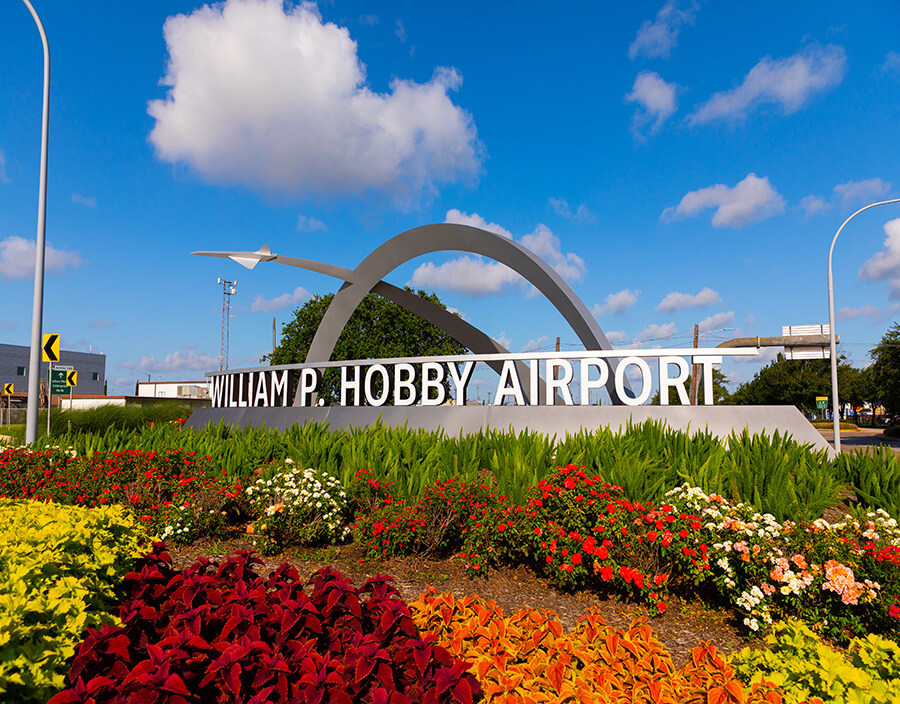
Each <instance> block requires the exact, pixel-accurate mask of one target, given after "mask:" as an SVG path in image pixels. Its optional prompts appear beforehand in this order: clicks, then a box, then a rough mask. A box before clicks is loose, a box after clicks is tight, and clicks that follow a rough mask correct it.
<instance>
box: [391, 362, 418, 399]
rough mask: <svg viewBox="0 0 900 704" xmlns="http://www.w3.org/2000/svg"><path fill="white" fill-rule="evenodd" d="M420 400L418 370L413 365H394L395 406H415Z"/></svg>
mask: <svg viewBox="0 0 900 704" xmlns="http://www.w3.org/2000/svg"><path fill="white" fill-rule="evenodd" d="M418 400H419V391H418V389H416V368H415V367H414V366H413V365H412V364H406V363H400V364H395V365H394V405H395V406H415V405H416V403H417V402H418Z"/></svg>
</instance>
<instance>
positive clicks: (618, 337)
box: [603, 330, 628, 343]
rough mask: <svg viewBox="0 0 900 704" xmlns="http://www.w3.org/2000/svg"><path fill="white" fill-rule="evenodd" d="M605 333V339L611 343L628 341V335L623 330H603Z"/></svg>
mask: <svg viewBox="0 0 900 704" xmlns="http://www.w3.org/2000/svg"><path fill="white" fill-rule="evenodd" d="M603 332H605V333H606V339H607V340H609V341H610V342H612V343H616V342H624V341H625V340H627V339H628V333H626V332H624V331H623V330H604V331H603Z"/></svg>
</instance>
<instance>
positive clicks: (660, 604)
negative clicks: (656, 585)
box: [656, 601, 666, 613]
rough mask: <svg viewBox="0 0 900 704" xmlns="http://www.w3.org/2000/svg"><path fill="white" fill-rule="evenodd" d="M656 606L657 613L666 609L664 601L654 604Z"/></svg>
mask: <svg viewBox="0 0 900 704" xmlns="http://www.w3.org/2000/svg"><path fill="white" fill-rule="evenodd" d="M656 608H657V609H658V610H659V613H663V612H664V611H665V610H666V603H665V602H664V601H660V602H658V603H657V604H656Z"/></svg>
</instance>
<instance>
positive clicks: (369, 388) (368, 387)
mask: <svg viewBox="0 0 900 704" xmlns="http://www.w3.org/2000/svg"><path fill="white" fill-rule="evenodd" d="M376 374H378V375H379V376H380V377H381V396H375V393H374V391H375V390H374V385H373V381H374V379H373V377H374V376H375V375H376ZM365 393H366V403H368V404H369V405H370V406H383V405H384V404H385V402H386V401H387V400H388V396H389V395H390V393H391V380H390V377H389V376H388V371H387V369H386V368H385V366H384V365H383V364H373V365H372V366H371V367H369V368H368V369H367V370H366V383H365Z"/></svg>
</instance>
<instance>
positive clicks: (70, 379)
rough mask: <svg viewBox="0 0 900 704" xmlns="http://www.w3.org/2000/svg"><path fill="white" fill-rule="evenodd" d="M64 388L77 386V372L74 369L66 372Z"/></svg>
mask: <svg viewBox="0 0 900 704" xmlns="http://www.w3.org/2000/svg"><path fill="white" fill-rule="evenodd" d="M66 386H78V372H76V371H75V370H74V369H73V370H72V371H70V372H66Z"/></svg>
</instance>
